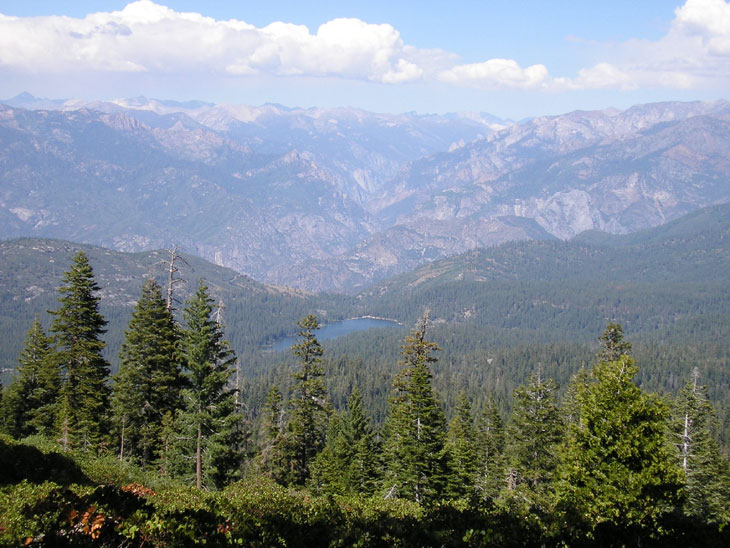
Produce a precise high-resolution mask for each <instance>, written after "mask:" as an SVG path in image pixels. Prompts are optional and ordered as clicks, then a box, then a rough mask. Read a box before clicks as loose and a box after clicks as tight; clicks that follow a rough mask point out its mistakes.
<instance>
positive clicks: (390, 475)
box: [383, 317, 447, 503]
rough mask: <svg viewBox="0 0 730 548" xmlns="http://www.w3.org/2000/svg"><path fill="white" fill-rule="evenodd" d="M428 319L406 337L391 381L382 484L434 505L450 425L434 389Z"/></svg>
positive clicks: (440, 487)
mask: <svg viewBox="0 0 730 548" xmlns="http://www.w3.org/2000/svg"><path fill="white" fill-rule="evenodd" d="M426 327H427V317H424V318H423V319H422V320H421V322H420V324H419V325H418V327H417V328H416V329H414V330H413V331H412V332H411V334H410V335H409V336H407V337H406V339H405V342H404V344H403V347H402V360H401V364H402V367H403V369H402V370H401V372H400V373H399V374H398V375H397V376H396V378H395V380H394V381H393V395H392V396H391V399H390V401H389V408H388V417H387V419H386V423H385V428H384V436H385V442H384V446H383V452H384V456H383V458H384V467H385V473H384V479H383V486H384V488H385V490H386V492H387V493H388V495H392V494H397V496H399V497H402V498H406V499H409V500H413V501H415V502H418V503H430V502H432V501H434V500H436V499H438V498H439V497H440V496H441V495H442V494H443V493H444V490H445V487H446V481H447V474H446V455H445V453H444V444H445V442H446V422H445V419H444V414H443V411H442V409H441V405H440V402H439V400H438V398H437V397H436V394H435V393H434V390H433V388H432V386H431V371H430V368H429V364H431V363H433V362H435V361H436V358H435V357H434V356H432V355H431V354H432V353H433V352H435V351H437V350H439V347H438V345H437V344H436V343H434V342H432V341H429V340H427V339H426Z"/></svg>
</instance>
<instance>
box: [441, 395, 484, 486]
mask: <svg viewBox="0 0 730 548" xmlns="http://www.w3.org/2000/svg"><path fill="white" fill-rule="evenodd" d="M446 452H447V454H448V456H449V465H450V467H451V473H450V474H449V484H450V485H449V492H450V494H451V496H453V497H468V496H469V495H471V494H472V493H473V492H474V487H475V480H476V473H477V459H478V457H477V444H476V431H475V429H474V419H473V418H472V415H471V402H470V401H469V398H468V397H467V395H466V391H464V390H462V391H461V393H460V394H459V397H458V399H457V400H456V409H455V413H454V418H453V419H452V420H451V422H450V423H449V431H448V435H447V440H446Z"/></svg>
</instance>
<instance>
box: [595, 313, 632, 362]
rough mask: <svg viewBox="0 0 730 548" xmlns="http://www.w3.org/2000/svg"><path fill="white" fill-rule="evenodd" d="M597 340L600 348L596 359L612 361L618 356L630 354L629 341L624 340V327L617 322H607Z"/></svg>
mask: <svg viewBox="0 0 730 548" xmlns="http://www.w3.org/2000/svg"><path fill="white" fill-rule="evenodd" d="M598 342H600V343H601V350H600V351H599V352H598V361H600V362H613V361H616V360H618V359H619V357H620V356H624V355H625V356H628V355H630V354H631V343H630V342H628V341H625V340H624V328H623V327H621V324H618V323H609V324H608V325H607V326H606V329H605V330H604V331H603V333H602V334H601V336H600V337H598Z"/></svg>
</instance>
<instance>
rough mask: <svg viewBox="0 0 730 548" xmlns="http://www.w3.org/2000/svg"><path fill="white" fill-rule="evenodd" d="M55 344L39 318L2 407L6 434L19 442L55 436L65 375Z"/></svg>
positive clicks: (29, 332)
mask: <svg viewBox="0 0 730 548" xmlns="http://www.w3.org/2000/svg"><path fill="white" fill-rule="evenodd" d="M51 342H52V341H51V339H50V338H49V337H47V336H46V334H45V333H44V331H43V327H42V326H41V322H40V320H39V319H38V317H37V316H36V318H35V320H34V321H33V325H32V326H31V328H30V330H29V331H28V337H27V338H26V341H25V348H24V349H23V351H22V352H21V354H20V357H19V359H18V363H19V365H18V369H17V375H18V376H17V377H16V379H15V380H14V381H13V383H12V384H11V385H10V386H9V387H8V389H7V390H6V393H5V398H4V402H3V405H2V409H3V415H4V417H5V418H4V423H5V430H6V431H7V432H8V433H9V434H10V435H11V436H14V437H16V438H22V437H25V436H29V435H31V434H51V433H52V432H53V427H54V425H55V422H56V400H57V399H58V393H59V389H60V386H61V375H60V371H59V368H58V361H57V360H56V359H55V354H54V352H53V350H52V348H51Z"/></svg>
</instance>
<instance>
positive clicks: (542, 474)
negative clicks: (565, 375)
mask: <svg viewBox="0 0 730 548" xmlns="http://www.w3.org/2000/svg"><path fill="white" fill-rule="evenodd" d="M556 390H557V387H556V385H555V382H554V381H553V380H552V379H543V378H542V375H541V372H540V371H538V373H537V374H533V375H531V376H530V378H529V380H528V382H527V384H526V385H523V386H520V387H519V388H517V389H516V390H515V403H514V409H513V411H512V417H511V420H510V424H509V426H508V430H507V442H506V448H505V454H506V458H507V470H506V476H507V477H506V478H505V479H506V488H507V493H506V494H507V496H510V497H515V496H516V497H517V498H519V499H522V500H524V501H527V502H528V503H529V504H530V505H532V506H535V507H538V508H539V509H541V510H542V511H545V510H546V509H547V505H548V504H549V495H550V489H551V487H552V480H553V479H554V476H555V468H556V466H557V463H558V443H559V442H560V441H561V440H562V437H563V433H564V427H563V423H562V420H561V417H560V412H559V410H558V406H557V403H556V398H555V392H556Z"/></svg>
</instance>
